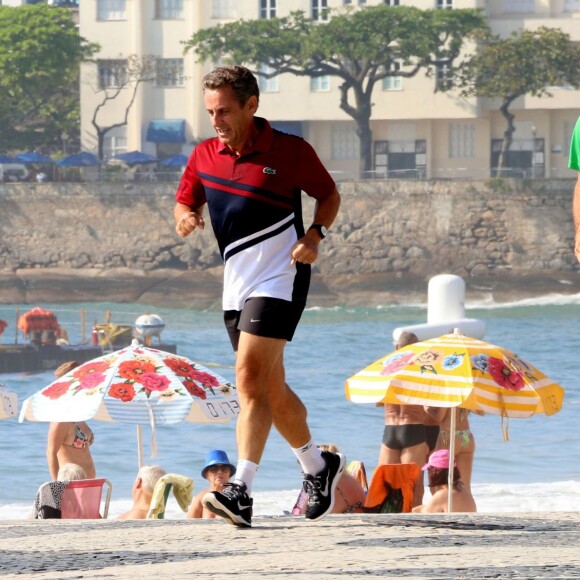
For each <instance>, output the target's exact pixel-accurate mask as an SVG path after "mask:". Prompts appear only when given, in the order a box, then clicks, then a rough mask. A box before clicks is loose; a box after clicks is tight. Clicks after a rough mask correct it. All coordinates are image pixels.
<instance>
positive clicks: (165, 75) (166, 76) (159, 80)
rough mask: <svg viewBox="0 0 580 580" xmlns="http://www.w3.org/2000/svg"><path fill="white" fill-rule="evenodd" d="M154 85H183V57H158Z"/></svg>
mask: <svg viewBox="0 0 580 580" xmlns="http://www.w3.org/2000/svg"><path fill="white" fill-rule="evenodd" d="M156 65H157V76H156V79H155V86H158V87H182V86H183V59H182V58H158V59H157V63H156Z"/></svg>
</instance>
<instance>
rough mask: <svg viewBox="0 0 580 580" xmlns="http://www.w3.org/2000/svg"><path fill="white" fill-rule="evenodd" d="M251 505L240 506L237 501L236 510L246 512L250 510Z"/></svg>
mask: <svg viewBox="0 0 580 580" xmlns="http://www.w3.org/2000/svg"><path fill="white" fill-rule="evenodd" d="M251 507H252V506H251V505H242V504H241V503H240V502H239V501H238V509H239V510H240V511H241V510H247V509H248V508H251Z"/></svg>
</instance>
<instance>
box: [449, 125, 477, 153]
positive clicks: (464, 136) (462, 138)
mask: <svg viewBox="0 0 580 580" xmlns="http://www.w3.org/2000/svg"><path fill="white" fill-rule="evenodd" d="M474 156H475V125H474V124H473V123H451V124H450V125H449V158H450V159H457V158H459V157H474Z"/></svg>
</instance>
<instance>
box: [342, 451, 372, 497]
mask: <svg viewBox="0 0 580 580" xmlns="http://www.w3.org/2000/svg"><path fill="white" fill-rule="evenodd" d="M345 471H346V473H349V474H350V475H352V476H353V477H354V478H355V479H356V480H357V481H358V482H359V483H360V484H361V485H362V488H363V489H364V490H365V493H368V491H369V482H368V480H367V471H366V469H365V464H364V463H363V462H362V461H358V460H356V459H353V460H352V461H351V462H349V464H348V465H347V466H346V470H345Z"/></svg>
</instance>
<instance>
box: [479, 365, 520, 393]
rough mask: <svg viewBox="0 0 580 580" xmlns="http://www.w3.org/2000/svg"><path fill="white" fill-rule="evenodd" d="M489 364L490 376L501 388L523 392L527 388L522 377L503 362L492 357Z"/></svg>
mask: <svg viewBox="0 0 580 580" xmlns="http://www.w3.org/2000/svg"><path fill="white" fill-rule="evenodd" d="M487 364H488V372H489V374H490V375H491V376H492V377H493V380H494V381H495V382H496V383H497V384H498V385H499V386H500V387H503V388H504V389H509V390H510V391H521V390H522V389H523V388H524V387H525V386H526V383H525V382H524V378H523V377H522V375H521V374H520V373H518V372H517V371H514V370H512V369H510V368H509V367H508V366H507V365H506V364H505V362H504V361H503V360H500V359H499V358H495V357H491V356H490V357H489V359H488V361H487Z"/></svg>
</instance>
